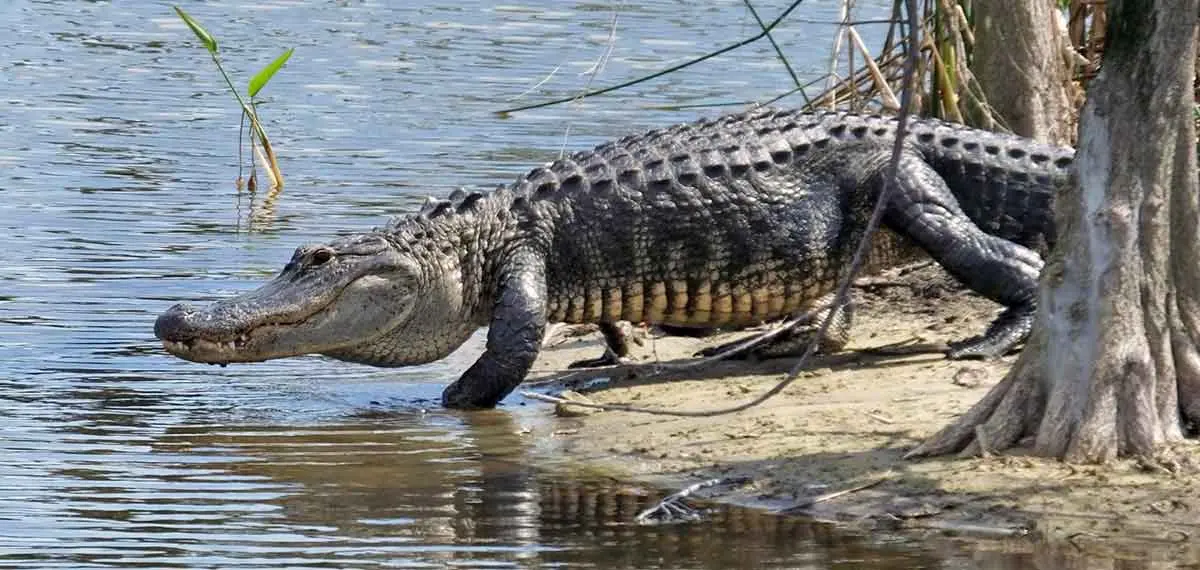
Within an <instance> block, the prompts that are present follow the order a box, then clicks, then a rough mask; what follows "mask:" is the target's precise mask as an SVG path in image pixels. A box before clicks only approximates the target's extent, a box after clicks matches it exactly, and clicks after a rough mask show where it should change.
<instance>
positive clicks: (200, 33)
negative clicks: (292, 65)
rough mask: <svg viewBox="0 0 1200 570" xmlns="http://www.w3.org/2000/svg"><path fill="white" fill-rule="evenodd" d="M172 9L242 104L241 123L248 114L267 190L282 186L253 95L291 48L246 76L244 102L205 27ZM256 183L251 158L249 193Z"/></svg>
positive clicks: (273, 73)
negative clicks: (210, 57) (269, 181)
mask: <svg viewBox="0 0 1200 570" xmlns="http://www.w3.org/2000/svg"><path fill="white" fill-rule="evenodd" d="M173 8H175V13H176V14H179V17H180V18H181V19H183V22H184V23H185V24H187V26H188V27H189V28H191V30H192V33H194V34H196V37H197V38H199V39H200V43H203V44H204V48H205V49H207V50H208V54H209V55H211V56H212V60H213V63H215V64H217V71H219V72H221V77H223V78H225V84H226V85H228V86H229V90H230V91H231V92H233V96H234V97H235V98H237V102H238V105H240V106H241V107H242V120H243V124H244V121H245V119H246V118H247V117H249V119H250V149H251V152H253V153H254V156H257V157H258V159H259V160H261V161H262V162H263V164H265V165H266V168H267V176H268V177H269V178H270V179H271V189H272V190H279V189H281V188H283V175H282V174H281V173H280V172H279V163H278V162H277V161H276V160H275V152H274V151H273V150H271V141H270V139H268V138H267V132H266V131H265V130H263V126H262V123H260V122H259V121H258V110H257V106H256V105H257V102H256V101H255V100H254V97H255V96H256V95H258V92H259V91H262V88H263V87H266V85H267V82H268V81H270V80H271V77H273V76H274V75H275V72H277V71H279V68H281V67H283V64H284V63H287V60H288V58H290V57H292V52H293V51H294V49H295V48H289V49H288V50H287V51H285V52H283V55H281V56H279V57H277V58H275V60H274V61H272V62H271V63H269V64H267V66H266V67H264V68H262V69H261V70H260V71H259V72H258V73H256V74H254V77H251V78H250V83H249V84H248V85H247V88H246V94H247V98H248V99H249V100H250V103H248V104H247V103H246V99H243V98H242V94H241V93H239V92H238V90H237V88H236V87H234V86H233V81H230V79H229V74H227V73H225V68H224V67H222V66H221V58H220V57H219V56H218V54H217V40H216V39H215V38H213V36H212V34H210V33H208V30H206V29H204V26H201V25H200V22H197V21H196V19H195V18H192V17H191V16H189V15H188V13H187V12H184V11H183V9H181V8H180V7H178V6H173ZM256 141H257V144H256ZM260 146H261V148H260ZM241 185H242V177H241V175H240V174H239V175H238V188H241ZM256 185H257V183H256V181H255V171H254V161H253V160H251V168H250V178H249V180H248V181H247V186H248V188H249V189H250V191H251V192H253V191H254V189H255V186H256Z"/></svg>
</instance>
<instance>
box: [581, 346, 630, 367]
mask: <svg viewBox="0 0 1200 570" xmlns="http://www.w3.org/2000/svg"><path fill="white" fill-rule="evenodd" d="M618 364H629V359H628V358H624V357H621V356H617V353H616V352H613V350H612V349H611V348H605V349H604V354H603V355H601V356H599V357H596V358H585V359H583V360H576V361H575V362H572V363H570V364H568V365H567V368H599V367H601V366H616V365H618Z"/></svg>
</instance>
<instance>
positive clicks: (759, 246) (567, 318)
mask: <svg viewBox="0 0 1200 570" xmlns="http://www.w3.org/2000/svg"><path fill="white" fill-rule="evenodd" d="M910 125H911V128H910V131H909V133H908V134H907V138H906V140H905V144H904V151H903V154H902V156H901V160H900V170H899V173H898V177H897V178H898V179H897V182H898V184H897V186H896V188H895V189H894V190H893V191H892V192H891V194H890V195H889V196H890V197H889V200H888V204H887V211H886V215H885V218H884V223H885V226H886V229H887V231H885V232H883V233H881V234H879V235H878V236H877V237H876V238H875V241H874V242H873V248H872V255H871V256H870V263H869V269H872V270H878V269H881V268H885V267H888V266H893V265H897V264H900V263H902V262H906V261H908V260H911V259H913V258H914V256H915V255H917V254H918V253H921V252H923V253H924V254H928V255H929V256H932V258H933V259H934V260H936V261H937V262H938V263H940V264H941V265H942V266H943V267H944V268H945V269H946V270H948V271H949V273H950V274H951V275H953V276H954V277H955V278H957V279H958V280H959V281H961V282H962V283H963V284H965V285H966V286H968V287H970V288H971V289H973V290H974V291H976V292H978V293H980V294H982V295H983V296H985V297H987V298H989V299H992V300H994V301H997V302H998V303H1000V304H1002V305H1004V306H1005V307H1006V310H1005V311H1004V312H1003V313H1001V315H1000V316H999V317H998V318H997V319H996V321H995V322H994V323H993V324H992V325H991V326H990V327H989V329H988V330H987V332H986V333H985V334H984V335H983V336H981V337H978V338H975V339H972V340H969V341H965V342H963V343H960V344H958V345H955V347H954V349H953V350H952V351H951V352H950V354H949V356H951V357H973V356H974V357H989V356H995V355H998V354H1001V353H1004V352H1006V351H1009V350H1010V349H1011V348H1013V347H1014V346H1015V345H1017V344H1019V343H1020V342H1021V341H1022V340H1023V339H1024V337H1025V336H1026V335H1027V334H1028V331H1029V328H1030V326H1031V322H1032V319H1033V314H1034V305H1035V295H1036V290H1037V278H1038V273H1039V272H1040V270H1041V268H1042V258H1041V256H1040V255H1039V253H1038V250H1039V249H1041V250H1044V248H1046V247H1049V246H1050V245H1051V244H1053V242H1054V220H1053V208H1052V204H1053V200H1054V197H1055V195H1056V193H1057V192H1058V190H1059V189H1060V188H1061V187H1063V186H1064V185H1065V184H1067V183H1068V181H1069V177H1070V175H1071V169H1072V160H1073V151H1072V150H1071V149H1069V148H1060V147H1054V146H1048V145H1045V144H1040V143H1037V142H1034V141H1031V140H1027V139H1023V138H1019V137H1015V136H1010V135H1003V134H996V133H992V132H987V131H981V130H976V129H971V128H966V127H963V126H959V125H954V124H949V123H945V122H941V121H937V120H928V119H918V120H915V121H913V122H911V123H910ZM895 133H896V121H895V119H893V118H889V117H881V116H865V115H856V114H850V113H843V112H830V113H822V114H809V113H802V112H798V111H777V110H758V111H753V112H748V113H743V114H737V115H730V116H725V117H720V118H717V119H712V120H703V121H700V122H696V123H691V124H683V125H677V126H673V127H670V128H666V129H660V130H654V131H650V132H647V133H644V134H640V135H635V136H629V137H625V138H622V139H620V140H617V141H615V142H611V143H608V144H604V145H601V146H599V147H596V148H595V149H594V150H592V151H586V152H578V153H575V154H572V155H570V156H569V157H567V158H563V159H560V160H557V161H555V162H553V163H551V164H547V165H546V166H543V167H541V168H535V169H533V170H532V171H530V172H529V173H527V174H525V175H524V176H521V177H520V178H519V179H518V180H517V181H516V182H514V183H513V184H511V185H509V186H507V187H501V188H499V189H497V190H496V191H494V192H491V193H488V194H484V193H478V192H463V191H458V192H456V193H455V194H453V195H452V196H451V198H450V199H449V200H439V201H433V202H431V203H429V204H427V206H426V207H424V208H423V209H422V211H421V212H420V213H418V214H415V215H410V216H408V217H405V218H403V219H397V220H393V221H392V222H390V223H389V224H388V225H387V226H386V227H384V228H377V229H375V230H372V231H369V232H365V233H360V234H356V235H351V236H347V237H342V238H339V239H336V240H333V241H331V242H329V243H326V244H323V245H308V246H304V247H300V248H299V249H297V250H296V252H295V254H294V255H293V256H292V259H291V261H289V262H288V263H287V265H286V266H284V268H283V271H282V272H281V273H280V274H279V275H278V276H276V277H275V278H274V279H273V280H271V281H270V282H268V283H266V284H265V285H263V286H262V287H261V288H259V289H257V290H254V291H251V292H247V293H245V294H242V295H238V296H235V297H232V298H229V299H225V300H221V301H218V302H216V303H213V304H212V305H210V306H209V307H207V308H205V309H195V308H193V307H191V306H189V305H186V304H180V305H176V306H174V307H171V308H170V309H168V310H167V311H166V312H165V313H164V314H162V315H161V316H160V317H159V318H158V320H157V322H156V323H155V327H154V329H155V334H156V335H157V336H158V337H159V338H160V339H162V341H163V344H164V346H165V348H166V349H167V350H168V351H169V352H171V353H172V354H174V355H176V356H179V357H181V358H185V359H188V360H193V361H197V362H208V363H222V364H223V363H229V362H250V361H261V360H267V359H272V358H282V357H287V356H295V355H301V354H310V353H315V354H323V355H326V356H329V357H332V358H336V359H340V360H346V361H351V362H360V363H366V364H372V365H376V366H403V365H410V364H418V363H425V362H430V361H433V360H436V359H440V358H442V357H445V356H446V355H448V354H449V353H450V352H451V351H453V350H454V349H455V348H457V347H458V346H459V345H461V344H462V343H463V342H464V341H465V340H466V339H467V338H468V337H469V336H470V335H471V334H472V333H473V332H474V331H476V330H478V329H479V328H480V327H482V326H489V327H490V328H489V330H488V333H487V348H486V350H485V352H484V353H483V355H482V356H481V357H480V358H479V359H478V360H477V361H476V362H475V363H474V365H473V366H471V367H470V368H469V369H468V370H467V371H466V372H465V373H464V374H463V375H462V376H461V377H460V378H459V379H458V380H457V381H456V382H454V383H452V384H451V385H450V386H449V387H447V389H446V390H445V391H444V393H443V397H442V398H443V403H444V405H446V406H450V407H491V406H494V405H496V404H497V403H498V402H499V401H500V400H501V399H503V398H504V397H505V396H506V395H507V394H508V393H509V392H511V391H512V390H513V389H514V388H515V387H516V386H517V385H518V384H519V383H520V382H521V381H522V379H524V377H525V375H526V373H527V372H528V371H529V368H530V366H531V365H532V364H533V361H534V359H535V358H536V357H537V354H538V350H539V348H540V347H541V341H542V335H543V332H544V329H545V326H546V323H547V322H548V321H561V322H568V323H604V324H605V326H606V328H609V327H608V325H611V323H614V322H616V321H618V320H627V321H634V322H645V323H664V324H667V325H673V326H682V327H723V328H730V327H740V326H746V325H751V324H755V323H760V322H763V321H767V320H771V319H777V318H780V317H784V316H787V315H793V314H797V313H800V312H803V311H805V310H806V309H808V308H809V307H811V306H812V305H813V303H815V302H816V300H817V299H819V298H821V297H822V296H824V295H827V294H828V293H829V292H830V291H832V290H833V289H834V287H835V282H836V280H837V278H838V277H839V276H840V275H842V273H843V271H844V270H845V269H846V267H847V265H848V264H849V260H850V259H851V256H852V254H853V250H854V248H855V246H856V244H857V243H858V241H859V239H860V237H861V236H862V234H863V230H864V228H865V226H866V222H867V220H868V218H869V215H870V211H871V208H872V205H873V203H874V200H875V199H876V197H877V196H878V193H879V191H880V189H881V188H882V186H883V184H884V181H885V177H884V171H885V169H886V168H887V164H888V161H889V158H890V155H891V149H892V144H893V141H894V138H895ZM914 246H915V247H914Z"/></svg>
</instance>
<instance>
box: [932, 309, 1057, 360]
mask: <svg viewBox="0 0 1200 570" xmlns="http://www.w3.org/2000/svg"><path fill="white" fill-rule="evenodd" d="M1034 315H1035V310H1034V309H1033V308H1011V309H1008V310H1006V311H1004V312H1003V313H1001V314H1000V316H999V317H997V318H996V320H995V321H994V322H992V324H991V326H989V327H988V330H987V332H985V333H984V334H983V335H982V336H977V337H974V338H969V339H966V340H961V341H958V342H952V343H950V350H949V351H947V352H946V358H950V359H953V360H968V359H981V360H988V359H993V358H1000V357H1001V356H1004V355H1006V354H1011V353H1013V352H1017V350H1018V348H1019V347H1020V345H1021V344H1022V343H1024V342H1025V338H1026V337H1028V336H1029V331H1030V330H1032V329H1033V319H1034Z"/></svg>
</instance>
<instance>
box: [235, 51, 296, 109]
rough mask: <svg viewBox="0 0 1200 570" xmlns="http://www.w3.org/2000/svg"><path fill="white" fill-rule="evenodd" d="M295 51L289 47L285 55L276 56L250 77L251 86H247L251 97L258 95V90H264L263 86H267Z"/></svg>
mask: <svg viewBox="0 0 1200 570" xmlns="http://www.w3.org/2000/svg"><path fill="white" fill-rule="evenodd" d="M293 51H296V49H295V48H289V49H288V50H287V51H285V52H283V55H281V56H279V57H277V58H275V61H272V62H271V63H269V64H267V66H266V67H264V68H262V70H261V71H259V72H258V73H256V74H254V77H251V78H250V86H249V87H248V88H247V90H246V92H247V93H249V94H250V97H251V98H253V97H254V96H255V95H258V92H259V91H262V88H263V87H266V85H267V82H268V81H270V80H271V78H272V77H274V76H275V72H276V71H279V68H281V67H283V64H285V63H287V60H288V58H290V57H292V52H293Z"/></svg>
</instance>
